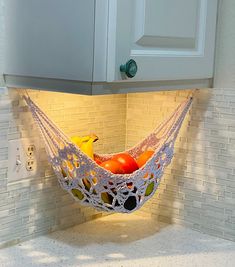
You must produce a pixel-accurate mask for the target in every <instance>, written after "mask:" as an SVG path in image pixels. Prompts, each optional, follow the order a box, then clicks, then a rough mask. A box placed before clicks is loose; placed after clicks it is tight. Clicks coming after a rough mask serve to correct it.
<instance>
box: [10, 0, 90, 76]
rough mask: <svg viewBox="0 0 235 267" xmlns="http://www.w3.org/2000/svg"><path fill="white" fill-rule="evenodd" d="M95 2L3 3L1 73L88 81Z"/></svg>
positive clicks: (43, 0)
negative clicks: (3, 42)
mask: <svg viewBox="0 0 235 267" xmlns="http://www.w3.org/2000/svg"><path fill="white" fill-rule="evenodd" d="M94 5H95V0H86V1H84V0H20V1H19V0H6V1H5V24H6V60H5V73H6V74H8V75H16V76H23V77H40V78H50V79H63V80H80V81H91V80H92V74H93V43H94V9H95V8H94Z"/></svg>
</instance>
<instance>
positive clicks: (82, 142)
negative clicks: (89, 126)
mask: <svg viewBox="0 0 235 267" xmlns="http://www.w3.org/2000/svg"><path fill="white" fill-rule="evenodd" d="M98 139H99V138H98V137H97V135H95V134H90V135H87V136H84V137H79V136H73V137H71V141H72V142H73V143H74V144H75V145H76V146H78V147H79V148H80V149H81V151H82V152H83V153H85V154H86V155H87V156H89V157H90V158H92V159H94V153H93V143H94V142H96V141H97V140H98Z"/></svg>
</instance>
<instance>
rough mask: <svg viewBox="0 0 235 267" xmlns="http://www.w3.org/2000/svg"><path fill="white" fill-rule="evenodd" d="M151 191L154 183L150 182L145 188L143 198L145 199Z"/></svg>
mask: <svg viewBox="0 0 235 267" xmlns="http://www.w3.org/2000/svg"><path fill="white" fill-rule="evenodd" d="M153 189H154V182H151V183H150V184H149V185H148V186H147V188H146V191H145V196H146V197H147V196H149V195H150V194H151V193H152V192H153Z"/></svg>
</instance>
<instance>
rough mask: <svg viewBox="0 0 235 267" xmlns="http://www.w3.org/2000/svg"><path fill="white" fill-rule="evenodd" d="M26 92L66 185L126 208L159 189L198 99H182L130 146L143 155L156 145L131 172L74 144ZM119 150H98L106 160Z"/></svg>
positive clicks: (102, 205)
mask: <svg viewBox="0 0 235 267" xmlns="http://www.w3.org/2000/svg"><path fill="white" fill-rule="evenodd" d="M23 98H24V99H25V101H26V103H27V105H28V106H29V109H30V111H31V113H32V116H33V118H34V120H35V122H36V124H37V126H38V127H39V130H40V132H41V134H42V137H43V139H44V142H45V148H46V151H47V154H48V158H49V162H50V163H51V165H52V167H53V169H54V171H55V174H56V176H57V178H58V181H59V183H60V185H61V187H62V188H63V189H65V190H66V191H68V192H69V193H70V194H71V195H72V197H73V198H74V199H76V200H78V201H80V203H81V204H83V205H89V206H93V207H95V208H96V209H99V210H104V211H109V212H120V213H130V212H133V211H135V210H137V209H139V208H140V207H141V206H142V205H143V204H144V203H145V202H146V201H147V200H148V199H149V198H151V197H152V196H153V194H154V193H155V191H156V189H157V187H158V185H159V183H160V180H161V177H162V175H163V172H164V169H165V167H166V166H167V165H169V163H170V162H171V159H172V157H173V152H174V144H175V140H176V138H177V136H178V133H179V131H180V128H181V125H182V123H183V121H184V118H185V116H186V114H187V112H188V110H189V108H190V106H191V103H192V97H190V98H188V99H187V100H186V101H184V102H183V103H181V104H180V105H179V106H178V107H177V108H176V110H175V111H174V112H173V113H172V114H171V115H170V116H169V117H168V118H167V119H166V120H165V121H163V122H162V123H161V124H160V125H159V126H158V127H156V128H155V129H154V130H153V131H152V132H151V133H150V134H149V135H147V136H146V137H145V138H144V139H143V140H142V141H140V142H139V143H138V144H137V145H135V146H134V147H132V148H130V149H128V150H126V151H125V152H127V153H129V154H130V155H131V156H133V157H134V158H137V157H138V156H139V155H140V154H141V153H143V152H144V151H146V150H149V149H154V151H155V152H154V154H153V156H152V157H151V158H150V159H149V160H148V161H147V162H146V164H145V165H144V166H142V167H141V168H140V169H138V170H136V171H135V172H133V173H131V174H113V173H111V172H109V171H107V170H105V169H104V168H102V167H100V166H99V165H98V164H96V162H95V161H93V160H92V159H91V158H89V157H88V156H87V155H86V154H84V153H83V152H82V151H81V150H80V149H79V147H77V146H76V145H75V144H73V143H72V142H71V141H70V139H69V138H68V137H67V136H66V135H65V134H64V133H63V132H62V131H61V130H60V129H59V127H57V126H56V124H55V123H54V122H53V121H52V120H50V118H49V117H48V116H47V115H46V114H45V113H44V112H43V111H42V109H41V108H40V107H39V106H38V105H37V104H36V103H34V101H33V100H32V99H31V98H30V97H29V95H27V96H25V95H24V96H23ZM114 155H115V154H95V157H96V158H97V159H99V160H101V161H105V160H107V159H110V158H112V157H113V156H114Z"/></svg>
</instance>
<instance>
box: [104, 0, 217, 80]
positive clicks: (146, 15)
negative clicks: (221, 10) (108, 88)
mask: <svg viewBox="0 0 235 267" xmlns="http://www.w3.org/2000/svg"><path fill="white" fill-rule="evenodd" d="M109 8H110V13H109V28H110V33H111V35H110V36H111V37H110V38H109V43H108V46H109V47H110V49H108V57H109V63H110V68H109V66H108V69H109V70H108V73H107V74H108V80H109V81H113V80H122V79H125V77H124V76H123V75H121V74H120V71H119V66H120V65H121V64H123V63H125V62H126V61H127V60H128V59H130V58H132V59H134V60H135V61H136V63H137V65H138V72H137V74H136V76H135V77H134V78H132V80H136V81H138V80H142V81H144V80H177V79H201V78H210V77H212V76H213V62H214V42H215V27H216V13H217V1H216V0H190V1H189V0H177V1H175V0H130V1H125V0H118V1H116V0H113V1H111V3H110V7H109ZM114 29H115V30H114ZM111 31H112V32H111ZM114 32H115V34H114Z"/></svg>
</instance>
